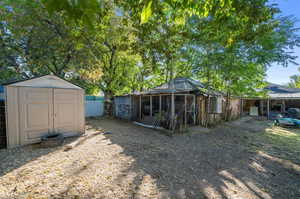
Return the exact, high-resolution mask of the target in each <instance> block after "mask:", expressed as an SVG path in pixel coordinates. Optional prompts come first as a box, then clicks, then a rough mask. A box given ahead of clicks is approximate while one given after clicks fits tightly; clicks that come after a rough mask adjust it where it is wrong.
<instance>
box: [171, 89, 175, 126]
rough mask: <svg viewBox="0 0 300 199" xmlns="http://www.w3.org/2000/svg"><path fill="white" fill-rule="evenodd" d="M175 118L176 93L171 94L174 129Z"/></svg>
mask: <svg viewBox="0 0 300 199" xmlns="http://www.w3.org/2000/svg"><path fill="white" fill-rule="evenodd" d="M174 119H175V97H174V93H172V95H171V120H172V122H171V124H172V129H173V128H174Z"/></svg>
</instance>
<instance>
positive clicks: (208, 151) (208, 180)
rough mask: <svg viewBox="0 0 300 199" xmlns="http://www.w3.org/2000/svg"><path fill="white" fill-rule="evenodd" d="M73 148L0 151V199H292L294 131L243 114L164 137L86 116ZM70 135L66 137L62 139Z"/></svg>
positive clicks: (298, 139) (298, 194)
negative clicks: (80, 136) (85, 134)
mask: <svg viewBox="0 0 300 199" xmlns="http://www.w3.org/2000/svg"><path fill="white" fill-rule="evenodd" d="M87 123H88V125H87V127H88V131H87V132H88V134H90V133H93V132H95V131H98V130H101V129H102V130H104V131H105V132H109V133H105V134H98V135H96V136H93V137H91V138H89V139H86V140H85V141H84V142H83V143H81V144H80V145H78V146H76V147H75V148H73V149H71V150H68V151H64V147H65V146H61V147H56V148H40V147H39V146H38V145H32V146H26V147H20V148H16V149H9V150H1V151H0V160H1V163H0V198H114V199H115V198H162V199H163V198H197V199H198V198H233V199H242V198H247V199H256V198H258V199H261V198H266V199H269V198H278V199H282V198H285V199H288V198H293V199H294V198H300V130H293V129H283V128H279V127H272V126H271V124H270V122H267V121H257V120H254V119H250V118H244V119H241V120H238V121H235V122H231V123H227V124H224V125H221V126H219V127H217V128H214V129H203V128H196V127H194V128H192V129H190V131H189V132H188V133H186V134H183V135H175V136H173V137H168V136H165V135H163V134H162V133H160V132H157V131H154V130H151V129H146V128H143V127H139V126H136V125H134V124H132V123H129V122H124V121H120V120H113V119H104V118H99V119H91V120H88V121H87ZM72 141H74V139H72V140H67V141H66V143H65V145H66V144H68V143H70V142H72Z"/></svg>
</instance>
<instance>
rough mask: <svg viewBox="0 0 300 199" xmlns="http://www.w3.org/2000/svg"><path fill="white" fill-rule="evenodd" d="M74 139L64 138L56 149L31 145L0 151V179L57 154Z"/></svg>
mask: <svg viewBox="0 0 300 199" xmlns="http://www.w3.org/2000/svg"><path fill="white" fill-rule="evenodd" d="M76 139H77V137H75V138H66V139H65V140H64V142H63V144H62V145H61V146H58V147H41V146H40V145H39V144H32V145H28V146H21V147H16V148H11V149H0V161H1V162H0V177H1V176H3V175H5V174H6V173H9V172H11V171H13V170H15V169H17V168H20V167H22V166H23V165H25V164H27V163H29V162H32V161H34V160H37V159H38V158H40V157H43V156H46V155H48V154H51V153H55V152H58V151H60V150H61V149H63V148H64V146H65V145H67V144H69V143H70V142H73V141H74V140H76Z"/></svg>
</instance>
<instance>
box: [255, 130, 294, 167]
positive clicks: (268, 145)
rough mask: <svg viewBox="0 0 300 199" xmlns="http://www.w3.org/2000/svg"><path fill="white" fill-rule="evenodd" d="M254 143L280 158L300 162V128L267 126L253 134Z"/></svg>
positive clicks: (256, 146)
mask: <svg viewBox="0 0 300 199" xmlns="http://www.w3.org/2000/svg"><path fill="white" fill-rule="evenodd" d="M252 145H253V146H254V147H255V148H256V149H259V150H263V151H266V152H268V153H271V154H272V155H275V156H277V157H280V158H284V159H288V160H291V161H293V162H295V163H298V164H299V163H300V129H289V128H281V127H270V128H266V129H265V131H264V132H263V133H255V134H253V139H252Z"/></svg>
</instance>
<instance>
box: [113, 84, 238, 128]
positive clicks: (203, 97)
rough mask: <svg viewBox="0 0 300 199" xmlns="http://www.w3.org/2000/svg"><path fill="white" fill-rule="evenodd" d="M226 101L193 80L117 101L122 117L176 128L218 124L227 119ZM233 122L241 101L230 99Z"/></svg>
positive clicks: (117, 99)
mask: <svg viewBox="0 0 300 199" xmlns="http://www.w3.org/2000/svg"><path fill="white" fill-rule="evenodd" d="M225 102H226V101H225V98H224V97H223V94H222V93H221V92H218V91H215V90H213V89H208V88H207V87H206V86H205V85H204V84H202V83H201V82H199V81H196V80H193V79H190V78H176V79H174V80H171V81H170V82H168V83H165V84H163V85H161V86H158V87H156V88H153V89H149V90H147V91H143V92H136V93H132V94H130V95H126V96H116V97H115V99H114V114H115V116H116V117H118V118H123V119H128V120H133V121H139V122H142V123H145V124H151V125H160V126H163V127H165V128H169V129H174V128H180V127H182V126H187V125H203V126H207V125H214V124H216V123H218V122H220V121H222V120H223V119H224V117H225V114H224V108H225V106H224V105H225ZM229 108H230V110H231V111H230V112H231V116H230V119H233V118H237V117H239V116H240V110H241V103H240V99H238V98H234V99H231V100H230V106H229Z"/></svg>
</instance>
